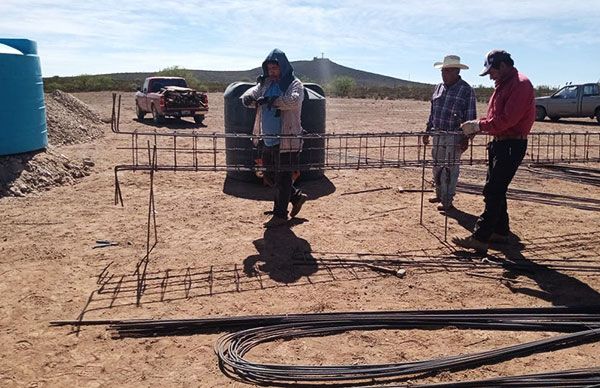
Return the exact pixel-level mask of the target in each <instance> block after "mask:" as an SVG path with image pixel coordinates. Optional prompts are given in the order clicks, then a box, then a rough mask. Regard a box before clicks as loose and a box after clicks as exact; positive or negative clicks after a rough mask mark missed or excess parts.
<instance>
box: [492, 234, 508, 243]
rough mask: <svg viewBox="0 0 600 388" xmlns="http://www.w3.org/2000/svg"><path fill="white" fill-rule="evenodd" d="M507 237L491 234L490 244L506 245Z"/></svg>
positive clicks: (505, 235)
mask: <svg viewBox="0 0 600 388" xmlns="http://www.w3.org/2000/svg"><path fill="white" fill-rule="evenodd" d="M508 241H509V236H508V235H507V234H500V233H492V235H491V236H490V242H492V243H496V244H508Z"/></svg>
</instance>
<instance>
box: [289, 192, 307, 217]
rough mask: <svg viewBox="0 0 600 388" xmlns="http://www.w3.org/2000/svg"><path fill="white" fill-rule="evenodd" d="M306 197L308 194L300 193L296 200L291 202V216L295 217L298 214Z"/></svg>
mask: <svg viewBox="0 0 600 388" xmlns="http://www.w3.org/2000/svg"><path fill="white" fill-rule="evenodd" d="M307 199H308V195H306V194H304V193H302V194H300V196H299V197H298V199H296V201H295V202H293V203H292V211H291V212H290V217H291V218H294V217H296V216H297V215H298V213H300V210H301V209H302V205H304V202H306V200H307Z"/></svg>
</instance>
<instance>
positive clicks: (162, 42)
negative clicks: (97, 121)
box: [0, 0, 600, 86]
mask: <svg viewBox="0 0 600 388" xmlns="http://www.w3.org/2000/svg"><path fill="white" fill-rule="evenodd" d="M0 38H27V39H31V40H34V41H36V42H37V44H38V54H39V56H40V60H41V63H42V73H43V76H44V77H51V76H55V75H59V76H70V75H80V74H105V73H118V72H153V71H158V70H161V69H164V68H166V67H170V66H179V67H182V68H187V69H197V70H248V69H252V68H255V67H257V66H259V65H260V63H261V62H262V61H263V60H264V58H265V57H266V55H267V54H268V53H269V52H270V51H271V50H272V49H273V48H279V49H281V50H283V51H284V52H285V53H286V54H287V56H288V58H289V59H290V61H296V60H310V59H312V58H313V57H321V56H324V57H326V58H329V59H330V60H332V61H333V62H336V63H338V64H340V65H343V66H348V67H352V68H355V69H358V70H364V71H369V72H373V73H378V74H383V75H388V76H392V77H397V78H401V79H406V80H411V81H417V82H426V83H438V82H440V81H441V76H440V71H439V70H438V69H435V68H434V67H433V63H434V62H437V61H441V60H442V59H443V57H444V56H445V55H447V54H455V55H459V56H460V57H461V62H462V63H465V64H467V65H469V66H470V69H469V70H463V71H462V72H461V75H462V77H463V79H465V80H466V81H467V82H469V83H470V84H472V85H484V86H492V85H493V83H492V81H490V80H489V78H488V77H480V76H478V74H479V72H480V71H481V68H482V67H483V62H484V59H485V54H486V53H487V52H488V51H489V50H491V49H504V50H506V51H508V52H510V53H511V55H512V57H513V59H514V61H515V66H516V67H517V68H518V69H519V70H520V71H521V72H523V73H525V74H526V75H527V76H528V77H529V78H530V79H531V81H532V82H533V84H534V85H536V86H539V85H550V86H560V85H564V84H565V83H566V82H573V83H581V82H597V81H599V80H600V0H578V1H575V0H513V1H499V0H495V1H488V0H479V1H474V0H453V1H438V0H431V1H428V0H397V1H378V0H372V1H364V0H356V1H355V0H347V1H343V0H327V1H317V0H287V1H282V0H276V1H272V0H263V1H252V2H251V1H238V0H222V1H206V0H203V1H196V0H187V1H179V0H162V1H148V0H145V1H141V0H119V1H115V0H104V1H98V2H91V1H77V0H1V1H0ZM0 51H1V52H10V51H11V50H10V49H8V48H6V47H5V46H2V45H0Z"/></svg>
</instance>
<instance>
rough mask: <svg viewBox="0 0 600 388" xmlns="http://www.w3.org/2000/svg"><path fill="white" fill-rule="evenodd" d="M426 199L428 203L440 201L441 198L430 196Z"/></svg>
mask: <svg viewBox="0 0 600 388" xmlns="http://www.w3.org/2000/svg"><path fill="white" fill-rule="evenodd" d="M427 200H428V201H429V203H438V202H441V201H442V200H441V199H439V198H438V197H431V198H427Z"/></svg>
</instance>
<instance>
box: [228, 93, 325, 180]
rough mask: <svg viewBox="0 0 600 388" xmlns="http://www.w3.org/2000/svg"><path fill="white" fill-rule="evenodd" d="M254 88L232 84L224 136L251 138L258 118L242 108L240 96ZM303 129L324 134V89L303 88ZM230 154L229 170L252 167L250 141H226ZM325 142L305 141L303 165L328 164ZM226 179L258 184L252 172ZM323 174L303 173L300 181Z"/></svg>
mask: <svg viewBox="0 0 600 388" xmlns="http://www.w3.org/2000/svg"><path fill="white" fill-rule="evenodd" d="M254 85H255V84H253V83H249V82H234V83H232V84H230V85H229V86H228V87H227V89H226V90H225V93H224V95H223V97H224V99H225V103H224V116H225V133H241V134H251V133H252V128H253V126H254V118H255V117H256V109H249V108H246V107H245V106H244V105H242V101H241V99H240V97H241V95H242V94H244V92H245V91H246V90H248V89H250V88H251V87H253V86H254ZM301 122H302V128H304V130H305V131H306V132H307V133H309V134H311V133H318V134H324V133H325V96H324V92H323V88H321V86H319V85H317V84H312V83H306V84H304V101H303V102H302V112H301ZM225 146H226V147H227V151H226V154H225V158H226V162H227V165H228V166H231V165H238V166H240V165H241V166H247V167H252V166H253V165H254V156H255V155H254V151H253V146H252V142H251V141H250V139H235V138H227V139H226V140H225ZM324 146H325V140H324V139H323V138H321V139H309V140H305V141H304V145H303V147H302V152H301V153H300V163H301V164H317V165H322V164H323V163H324V161H325V149H324V148H325V147H324ZM227 176H228V177H229V178H232V179H236V180H241V181H246V182H252V181H258V178H256V175H255V174H254V173H253V172H251V171H228V172H227ZM322 176H323V170H315V171H302V173H301V174H300V179H301V180H313V179H319V178H321V177H322Z"/></svg>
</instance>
